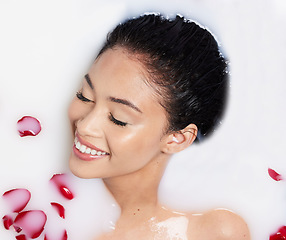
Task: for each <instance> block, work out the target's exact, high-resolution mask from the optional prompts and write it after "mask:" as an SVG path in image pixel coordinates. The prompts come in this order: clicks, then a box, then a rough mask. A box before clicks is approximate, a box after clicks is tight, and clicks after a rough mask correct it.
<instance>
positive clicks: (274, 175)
mask: <svg viewBox="0 0 286 240" xmlns="http://www.w3.org/2000/svg"><path fill="white" fill-rule="evenodd" d="M268 174H269V176H270V177H271V178H272V179H274V180H275V181H280V180H283V177H282V176H281V175H280V174H279V173H277V172H276V171H274V170H273V169H271V168H268Z"/></svg>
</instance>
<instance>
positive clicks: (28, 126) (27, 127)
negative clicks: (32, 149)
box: [17, 116, 41, 137]
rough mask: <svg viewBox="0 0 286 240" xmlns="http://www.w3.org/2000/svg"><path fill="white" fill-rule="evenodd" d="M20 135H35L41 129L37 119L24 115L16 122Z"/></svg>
mask: <svg viewBox="0 0 286 240" xmlns="http://www.w3.org/2000/svg"><path fill="white" fill-rule="evenodd" d="M17 127H18V132H19V135H20V137H26V136H36V135H38V134H39V132H40V131H41V124H40V122H39V120H37V119H36V118H34V117H31V116H24V117H22V118H21V119H20V120H18V122H17Z"/></svg>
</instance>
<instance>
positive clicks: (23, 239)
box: [16, 234, 27, 240]
mask: <svg viewBox="0 0 286 240" xmlns="http://www.w3.org/2000/svg"><path fill="white" fill-rule="evenodd" d="M16 239H17V240H27V238H26V236H25V235H24V234H21V235H19V236H16Z"/></svg>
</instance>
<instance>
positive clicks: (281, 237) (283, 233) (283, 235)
mask: <svg viewBox="0 0 286 240" xmlns="http://www.w3.org/2000/svg"><path fill="white" fill-rule="evenodd" d="M269 240H286V226H282V227H280V228H279V230H278V231H277V232H276V233H274V234H272V235H271V236H270V237H269Z"/></svg>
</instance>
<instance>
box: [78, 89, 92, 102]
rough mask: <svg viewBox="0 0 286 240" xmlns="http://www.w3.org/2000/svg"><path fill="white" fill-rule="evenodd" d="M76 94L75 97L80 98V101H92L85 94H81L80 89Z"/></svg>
mask: <svg viewBox="0 0 286 240" xmlns="http://www.w3.org/2000/svg"><path fill="white" fill-rule="evenodd" d="M76 96H77V98H78V99H79V100H81V101H83V102H94V101H92V100H90V99H88V98H86V97H85V96H83V95H82V92H81V91H78V92H77V93H76Z"/></svg>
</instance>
